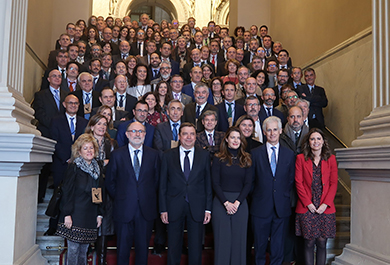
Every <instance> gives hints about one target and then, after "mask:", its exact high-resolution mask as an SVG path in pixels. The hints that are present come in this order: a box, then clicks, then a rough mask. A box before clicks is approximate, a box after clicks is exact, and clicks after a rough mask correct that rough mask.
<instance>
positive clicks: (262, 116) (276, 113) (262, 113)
mask: <svg viewBox="0 0 390 265" xmlns="http://www.w3.org/2000/svg"><path fill="white" fill-rule="evenodd" d="M272 116H276V117H278V118H279V119H280V120H281V121H282V126H283V127H284V125H285V124H286V122H287V121H286V118H285V117H284V115H283V113H282V112H281V111H279V110H277V109H275V107H274V108H273V109H272ZM267 118H268V115H267V111H266V110H265V108H264V105H261V108H260V111H259V119H260V125H261V129H263V121H264V120H265V119H267Z"/></svg>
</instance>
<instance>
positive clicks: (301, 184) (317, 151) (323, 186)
mask: <svg viewBox="0 0 390 265" xmlns="http://www.w3.org/2000/svg"><path fill="white" fill-rule="evenodd" d="M337 172H338V170H337V162H336V157H335V156H334V155H332V153H331V151H330V148H329V144H328V141H327V139H326V138H325V135H324V133H323V132H322V131H321V130H320V129H317V128H313V129H311V130H310V131H309V133H308V134H307V135H306V136H305V137H304V139H303V142H302V154H299V155H298V156H297V160H296V165H295V184H296V188H297V193H298V202H297V207H296V213H297V214H296V222H295V224H296V226H295V228H296V229H295V234H296V235H297V236H303V238H304V239H305V247H304V251H305V263H306V265H314V245H316V250H317V251H316V264H317V265H325V263H326V242H327V239H328V238H334V237H335V236H336V214H335V212H336V209H335V205H334V197H335V195H336V191H337V182H338V174H337Z"/></svg>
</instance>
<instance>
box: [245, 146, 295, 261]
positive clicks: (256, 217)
mask: <svg viewBox="0 0 390 265" xmlns="http://www.w3.org/2000/svg"><path fill="white" fill-rule="evenodd" d="M251 154H252V162H253V166H254V188H253V192H252V204H251V208H250V214H251V215H252V226H253V232H254V238H255V259H256V261H255V263H256V264H257V265H264V264H265V261H266V254H265V253H266V248H267V244H268V237H271V245H270V250H271V251H270V252H271V255H270V259H271V263H270V265H276V264H277V265H280V264H282V262H283V255H284V253H283V245H284V236H285V225H287V224H288V217H289V216H290V214H291V203H290V192H291V189H292V187H293V184H294V176H295V156H294V152H293V151H291V150H290V149H288V148H286V147H283V146H281V145H280V144H279V152H278V159H277V166H276V172H275V176H273V174H272V171H271V166H270V162H269V158H268V153H267V145H266V144H264V145H262V146H260V147H258V148H255V149H253V150H252V152H251Z"/></svg>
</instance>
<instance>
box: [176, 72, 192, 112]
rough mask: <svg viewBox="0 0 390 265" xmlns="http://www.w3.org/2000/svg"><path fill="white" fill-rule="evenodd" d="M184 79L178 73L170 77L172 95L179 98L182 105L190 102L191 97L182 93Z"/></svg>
mask: <svg viewBox="0 0 390 265" xmlns="http://www.w3.org/2000/svg"><path fill="white" fill-rule="evenodd" d="M183 85H184V80H183V78H182V77H181V76H180V75H174V76H172V78H171V88H172V96H173V98H174V99H177V100H179V101H180V102H181V103H183V104H184V105H187V104H188V103H191V102H192V98H191V97H190V96H188V95H187V94H184V93H182V89H183Z"/></svg>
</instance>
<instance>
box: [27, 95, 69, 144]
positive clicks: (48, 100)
mask: <svg viewBox="0 0 390 265" xmlns="http://www.w3.org/2000/svg"><path fill="white" fill-rule="evenodd" d="M67 95H68V93H66V92H65V91H63V90H61V88H60V109H59V110H58V108H57V104H56V101H55V99H54V97H53V94H52V93H51V91H50V89H44V90H41V91H39V92H36V93H35V97H34V101H33V103H32V107H33V109H34V110H35V115H34V116H35V119H37V120H38V126H37V129H38V130H39V131H40V132H41V133H42V136H45V137H48V138H51V135H50V124H51V120H52V119H53V118H54V117H55V116H57V115H59V114H63V113H65V109H64V107H63V106H62V102H63V101H64V100H65V98H66V96H67Z"/></svg>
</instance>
